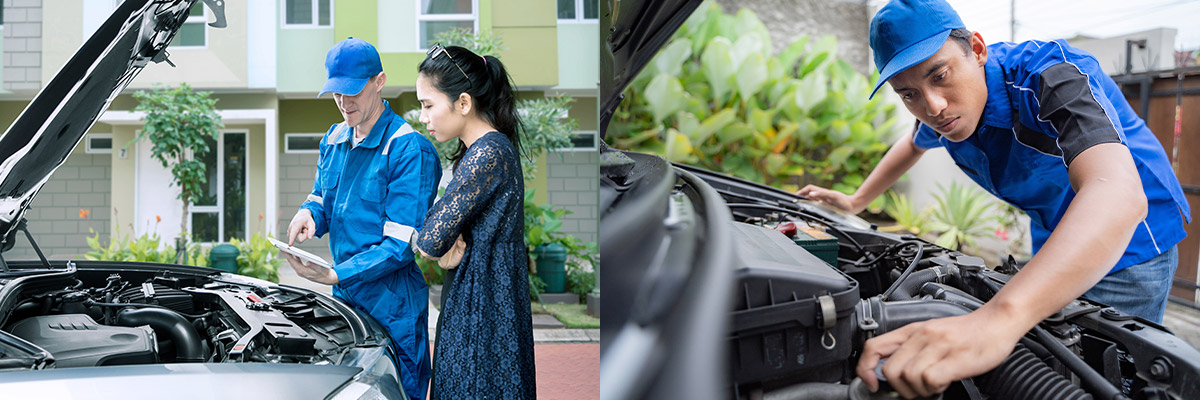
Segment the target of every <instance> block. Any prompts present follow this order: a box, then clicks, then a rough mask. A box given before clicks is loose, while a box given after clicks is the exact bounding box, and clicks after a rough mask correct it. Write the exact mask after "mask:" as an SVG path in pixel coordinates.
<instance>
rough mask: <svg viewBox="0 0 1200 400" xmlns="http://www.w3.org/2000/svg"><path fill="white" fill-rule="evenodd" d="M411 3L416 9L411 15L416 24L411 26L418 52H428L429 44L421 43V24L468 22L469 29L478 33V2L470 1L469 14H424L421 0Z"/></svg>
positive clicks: (476, 0)
mask: <svg viewBox="0 0 1200 400" xmlns="http://www.w3.org/2000/svg"><path fill="white" fill-rule="evenodd" d="M413 3H414V6H413V7H414V8H416V13H414V14H413V15H416V17H417V23H415V24H413V29H414V30H415V33H416V36H414V38H415V39H416V41H417V50H418V51H420V52H425V51H428V50H429V43H421V23H422V22H458V21H467V20H470V21H471V25H472V28H471V29H473V30H474V31H475V33H477V34H478V33H479V0H471V13H470V14H425V12H424V10H421V0H415V1H414V2H413ZM430 39H432V38H430Z"/></svg>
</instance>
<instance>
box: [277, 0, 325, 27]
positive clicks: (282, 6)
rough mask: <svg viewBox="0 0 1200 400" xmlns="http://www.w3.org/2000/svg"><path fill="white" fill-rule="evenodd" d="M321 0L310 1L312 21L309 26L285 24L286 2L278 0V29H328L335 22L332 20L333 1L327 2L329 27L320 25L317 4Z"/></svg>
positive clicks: (319, 11) (319, 13) (285, 0)
mask: <svg viewBox="0 0 1200 400" xmlns="http://www.w3.org/2000/svg"><path fill="white" fill-rule="evenodd" d="M320 1H321V0H312V4H313V8H312V10H313V15H312V17H313V19H312V21H313V22H312V23H310V24H289V23H288V22H287V0H279V27H280V29H330V28H333V25H334V23H335V21H336V19H334V12H335V10H334V8H335V7H334V1H335V0H329V25H321V24H320V21H321V10H320V7H318V5H317V3H318V2H320Z"/></svg>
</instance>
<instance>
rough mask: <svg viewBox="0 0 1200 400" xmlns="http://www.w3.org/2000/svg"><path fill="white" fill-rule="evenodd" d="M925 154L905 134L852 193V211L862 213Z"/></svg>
mask: <svg viewBox="0 0 1200 400" xmlns="http://www.w3.org/2000/svg"><path fill="white" fill-rule="evenodd" d="M923 154H925V150H924V149H921V148H919V147H917V146H916V145H914V144H913V136H912V133H911V132H910V133H907V134H905V135H904V136H903V137H901V138H900V140H897V141H896V144H894V145H892V148H891V149H888V151H887V153H886V154H884V155H883V159H881V160H879V164H878V165H876V166H875V169H873V170H871V173H870V174H869V175H867V179H866V180H864V181H863V184H862V186H859V187H858V190H857V191H855V192H854V195H853V196H852V198H851V199H852V201H853V205H854V210H857V211H862V210H863V209H866V208H867V205H868V204H871V201H873V200H875V198H876V197H879V195H882V194H883V192H884V191H885V190H887V189H888V188H890V187H892V185H893V184H895V183H896V181H897V180H899V179H900V177H901V176H903V175H904V173H905V172H908V169H909V168H912V166H913V164H916V163H917V160H920V159H921V155H923Z"/></svg>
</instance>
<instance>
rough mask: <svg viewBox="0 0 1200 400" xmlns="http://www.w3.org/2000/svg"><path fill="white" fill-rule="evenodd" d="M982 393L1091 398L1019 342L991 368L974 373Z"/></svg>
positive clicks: (1008, 396)
mask: <svg viewBox="0 0 1200 400" xmlns="http://www.w3.org/2000/svg"><path fill="white" fill-rule="evenodd" d="M974 380H975V384H976V385H977V386H978V387H979V390H980V391H981V392H983V393H987V394H989V395H991V397H993V398H998V399H1091V398H1092V395H1090V394H1087V393H1086V392H1084V391H1083V389H1082V388H1080V387H1079V386H1076V385H1075V384H1073V383H1071V381H1069V380H1067V378H1064V377H1063V376H1062V375H1059V374H1058V373H1057V372H1054V370H1052V369H1050V366H1048V365H1046V363H1045V362H1042V360H1040V359H1038V358H1037V357H1036V356H1034V355H1033V353H1032V352H1030V351H1029V349H1026V348H1025V346H1022V345H1020V344H1018V345H1017V347H1016V348H1014V349H1013V352H1012V354H1009V355H1008V358H1006V359H1005V360H1004V362H1003V363H1001V364H1000V366H999V367H996V369H993V370H992V371H991V372H988V373H986V374H983V375H980V376H979V377H976V378H975V379H974Z"/></svg>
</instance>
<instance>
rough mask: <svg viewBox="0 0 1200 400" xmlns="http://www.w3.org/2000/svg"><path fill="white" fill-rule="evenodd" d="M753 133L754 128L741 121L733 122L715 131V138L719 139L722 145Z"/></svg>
mask: <svg viewBox="0 0 1200 400" xmlns="http://www.w3.org/2000/svg"><path fill="white" fill-rule="evenodd" d="M753 135H754V128H752V127H750V125H746V124H745V123H743V122H741V121H737V122H733V123H731V124H729V125H726V126H725V128H723V129H721V130H719V131H717V138H718V139H720V141H721V144H722V145H728V144H730V143H734V142H737V141H739V140H742V139H745V138H748V137H750V136H753Z"/></svg>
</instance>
